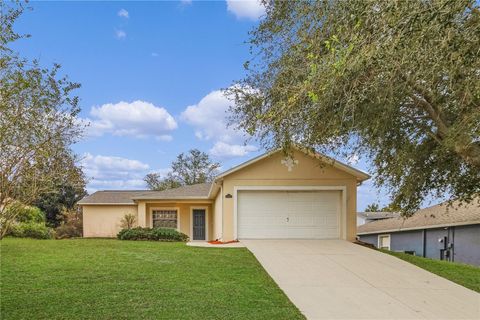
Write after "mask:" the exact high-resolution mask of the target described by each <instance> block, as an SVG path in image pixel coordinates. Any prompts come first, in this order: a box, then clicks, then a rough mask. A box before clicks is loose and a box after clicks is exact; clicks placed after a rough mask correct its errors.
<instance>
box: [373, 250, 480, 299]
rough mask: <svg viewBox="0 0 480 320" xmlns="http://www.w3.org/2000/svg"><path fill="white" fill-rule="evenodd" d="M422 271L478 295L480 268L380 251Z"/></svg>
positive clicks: (479, 290)
mask: <svg viewBox="0 0 480 320" xmlns="http://www.w3.org/2000/svg"><path fill="white" fill-rule="evenodd" d="M381 251H382V252H384V253H387V254H390V255H392V256H395V257H397V258H400V259H402V260H405V261H407V262H410V263H411V264H414V265H416V266H418V267H420V268H422V269H425V270H427V271H430V272H432V273H435V274H436V275H439V276H440V277H444V278H446V279H448V280H450V281H453V282H455V283H458V284H459V285H461V286H464V287H466V288H469V289H472V290H474V291H476V292H479V293H480V268H479V267H476V266H471V265H468V264H463V263H456V262H449V261H442V260H433V259H428V258H423V257H418V256H413V255H411V254H406V253H402V252H395V251H389V250H381Z"/></svg>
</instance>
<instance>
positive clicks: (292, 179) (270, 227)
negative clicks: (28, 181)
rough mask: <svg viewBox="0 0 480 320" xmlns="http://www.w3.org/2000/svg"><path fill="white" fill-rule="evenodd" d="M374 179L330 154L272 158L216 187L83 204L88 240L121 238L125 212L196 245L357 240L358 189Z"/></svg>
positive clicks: (98, 195)
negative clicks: (184, 236)
mask: <svg viewBox="0 0 480 320" xmlns="http://www.w3.org/2000/svg"><path fill="white" fill-rule="evenodd" d="M369 177H370V176H369V175H368V174H366V173H364V172H362V171H359V170H357V169H354V168H352V167H350V166H348V165H346V164H343V163H341V162H339V161H335V160H333V159H330V158H328V157H326V156H324V155H321V154H317V153H311V152H307V151H302V150H300V149H296V150H295V151H294V152H293V154H292V156H291V157H285V155H284V153H283V152H282V151H280V150H275V151H272V152H267V153H265V154H263V155H261V156H259V157H256V158H254V159H252V160H250V161H247V162H245V163H243V164H241V165H239V166H236V167H234V168H232V169H230V170H228V171H226V172H223V173H222V174H220V175H218V176H217V177H216V178H215V179H214V181H213V182H211V183H204V184H198V185H192V186H185V187H180V188H176V189H170V190H165V191H145V190H141V191H98V192H95V193H93V194H92V195H89V196H87V197H85V198H84V199H82V200H81V201H80V202H79V205H81V207H82V209H83V233H84V237H115V236H116V234H117V233H118V232H119V230H120V228H121V226H120V224H121V223H120V222H121V220H122V218H123V217H124V215H125V214H127V213H130V214H134V215H135V216H136V218H137V224H138V225H139V226H142V227H169V228H176V229H177V230H179V231H181V232H183V233H185V234H187V235H188V236H189V237H190V239H191V240H203V241H205V240H219V241H231V240H237V239H292V238H294V239H346V240H350V241H354V240H355V238H356V227H357V225H356V213H357V211H356V200H357V186H358V185H359V184H361V183H362V181H364V180H366V179H368V178H369Z"/></svg>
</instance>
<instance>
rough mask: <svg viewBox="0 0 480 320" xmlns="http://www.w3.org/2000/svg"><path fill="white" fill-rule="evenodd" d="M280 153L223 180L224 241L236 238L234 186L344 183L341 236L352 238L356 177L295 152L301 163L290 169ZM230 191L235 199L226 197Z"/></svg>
mask: <svg viewBox="0 0 480 320" xmlns="http://www.w3.org/2000/svg"><path fill="white" fill-rule="evenodd" d="M283 158H284V156H283V155H282V153H281V152H279V153H275V154H273V155H272V156H270V157H268V158H266V159H263V160H261V161H258V162H256V163H254V164H251V165H249V166H248V167H245V168H244V169H242V170H239V171H237V172H234V173H232V174H230V175H228V176H226V177H225V178H224V181H223V194H224V196H223V210H224V212H223V238H222V240H223V241H230V240H234V221H233V220H234V198H233V197H235V194H234V187H235V186H343V187H345V188H346V190H347V192H346V201H347V207H346V226H347V227H346V230H345V227H344V225H345V221H343V220H341V222H340V224H341V235H342V238H345V239H347V240H350V241H353V240H355V237H356V226H357V218H356V217H357V215H356V213H357V210H356V206H357V204H356V196H357V181H356V178H355V177H354V176H352V175H350V174H348V173H346V172H344V171H341V170H338V169H336V168H334V167H333V166H331V165H329V164H323V165H322V164H321V162H320V161H318V160H317V159H313V158H312V157H310V156H308V155H306V154H304V153H302V152H298V151H296V152H295V153H294V158H295V159H296V160H298V164H297V165H296V166H294V167H293V168H292V171H288V169H287V167H286V166H285V165H283V164H282V163H281V160H282V159H283ZM227 194H231V195H232V196H233V197H232V198H225V196H226V195H227Z"/></svg>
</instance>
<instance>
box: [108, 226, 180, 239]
mask: <svg viewBox="0 0 480 320" xmlns="http://www.w3.org/2000/svg"><path fill="white" fill-rule="evenodd" d="M117 238H118V239H120V240H155V241H182V242H185V241H188V236H187V235H186V234H184V233H181V232H178V231H177V230H175V229H168V228H141V227H137V228H132V229H122V230H121V231H120V232H119V233H118V235H117Z"/></svg>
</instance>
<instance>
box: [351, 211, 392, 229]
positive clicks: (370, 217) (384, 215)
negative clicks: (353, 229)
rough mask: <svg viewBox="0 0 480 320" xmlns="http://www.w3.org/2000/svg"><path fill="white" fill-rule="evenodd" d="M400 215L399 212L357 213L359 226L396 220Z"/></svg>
mask: <svg viewBox="0 0 480 320" xmlns="http://www.w3.org/2000/svg"><path fill="white" fill-rule="evenodd" d="M399 216H400V213H398V212H384V211H379V212H357V226H361V225H362V224H365V223H369V222H372V221H377V220H382V219H388V218H396V217H399Z"/></svg>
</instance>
